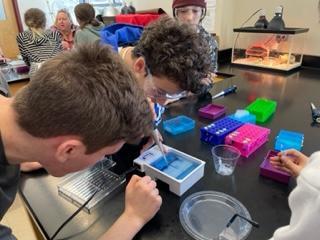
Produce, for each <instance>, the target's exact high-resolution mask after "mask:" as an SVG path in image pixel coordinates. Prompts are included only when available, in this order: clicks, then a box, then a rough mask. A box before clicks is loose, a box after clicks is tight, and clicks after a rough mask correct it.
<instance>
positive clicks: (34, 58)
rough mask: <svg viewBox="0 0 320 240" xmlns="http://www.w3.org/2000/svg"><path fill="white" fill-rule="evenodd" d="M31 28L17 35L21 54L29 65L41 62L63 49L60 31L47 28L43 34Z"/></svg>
mask: <svg viewBox="0 0 320 240" xmlns="http://www.w3.org/2000/svg"><path fill="white" fill-rule="evenodd" d="M34 35H35V34H34V33H33V32H31V31H30V30H27V31H24V32H21V33H19V34H18V36H17V42H18V47H19V50H20V53H21V56H22V58H23V60H24V61H25V63H26V64H27V65H29V66H30V65H31V63H41V62H43V61H46V60H48V59H50V58H52V57H54V56H55V55H57V54H58V53H59V52H61V51H62V45H61V35H60V33H59V32H57V31H54V32H52V31H51V30H46V31H45V32H43V36H39V35H36V36H35V37H34Z"/></svg>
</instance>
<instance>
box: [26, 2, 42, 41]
mask: <svg viewBox="0 0 320 240" xmlns="http://www.w3.org/2000/svg"><path fill="white" fill-rule="evenodd" d="M24 22H25V24H26V25H27V27H28V28H29V29H30V30H31V31H32V33H33V37H34V38H35V37H36V36H37V35H38V36H43V30H44V29H45V27H46V22H47V19H46V15H45V13H44V12H43V11H42V10H40V9H39V8H30V9H28V10H27V11H26V12H25V14H24Z"/></svg>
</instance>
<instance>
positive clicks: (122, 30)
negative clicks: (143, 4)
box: [100, 23, 143, 51]
mask: <svg viewBox="0 0 320 240" xmlns="http://www.w3.org/2000/svg"><path fill="white" fill-rule="evenodd" d="M142 31H143V27H141V26H138V25H132V24H124V23H114V24H111V25H109V26H106V27H104V28H103V29H102V30H101V32H100V36H101V42H102V43H105V44H109V45H111V46H112V47H113V49H115V50H116V51H118V47H121V46H124V45H128V44H134V43H136V42H137V41H138V40H139V39H140V36H141V34H142Z"/></svg>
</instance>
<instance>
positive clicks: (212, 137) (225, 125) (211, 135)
mask: <svg viewBox="0 0 320 240" xmlns="http://www.w3.org/2000/svg"><path fill="white" fill-rule="evenodd" d="M242 125H243V123H242V122H240V121H238V120H235V119H232V118H230V117H225V118H222V119H220V120H218V121H216V122H213V123H211V124H210V125H208V126H206V127H202V128H201V129H200V132H201V138H200V139H201V140H202V141H204V142H207V143H210V144H212V145H217V144H221V143H223V142H224V139H225V137H226V136H227V135H228V134H229V133H231V132H233V131H234V130H236V129H238V128H239V127H241V126H242Z"/></svg>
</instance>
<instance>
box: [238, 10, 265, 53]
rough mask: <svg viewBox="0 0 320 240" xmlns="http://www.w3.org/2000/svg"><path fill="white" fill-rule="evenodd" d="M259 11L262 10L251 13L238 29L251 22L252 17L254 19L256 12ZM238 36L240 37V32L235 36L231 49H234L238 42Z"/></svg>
mask: <svg viewBox="0 0 320 240" xmlns="http://www.w3.org/2000/svg"><path fill="white" fill-rule="evenodd" d="M261 10H262V8H260V9H258V10H256V11H255V12H254V13H252V14H251V15H250V17H248V18H247V20H245V21H244V22H243V23H242V24H241V26H240V28H242V27H243V26H244V25H245V24H246V23H247V22H249V21H250V20H251V18H253V17H254V16H255V15H256V14H257V13H258V12H260V11H261ZM239 35H240V32H238V34H237V36H236V39H235V40H234V43H233V49H235V46H236V42H237V41H238V38H239Z"/></svg>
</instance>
